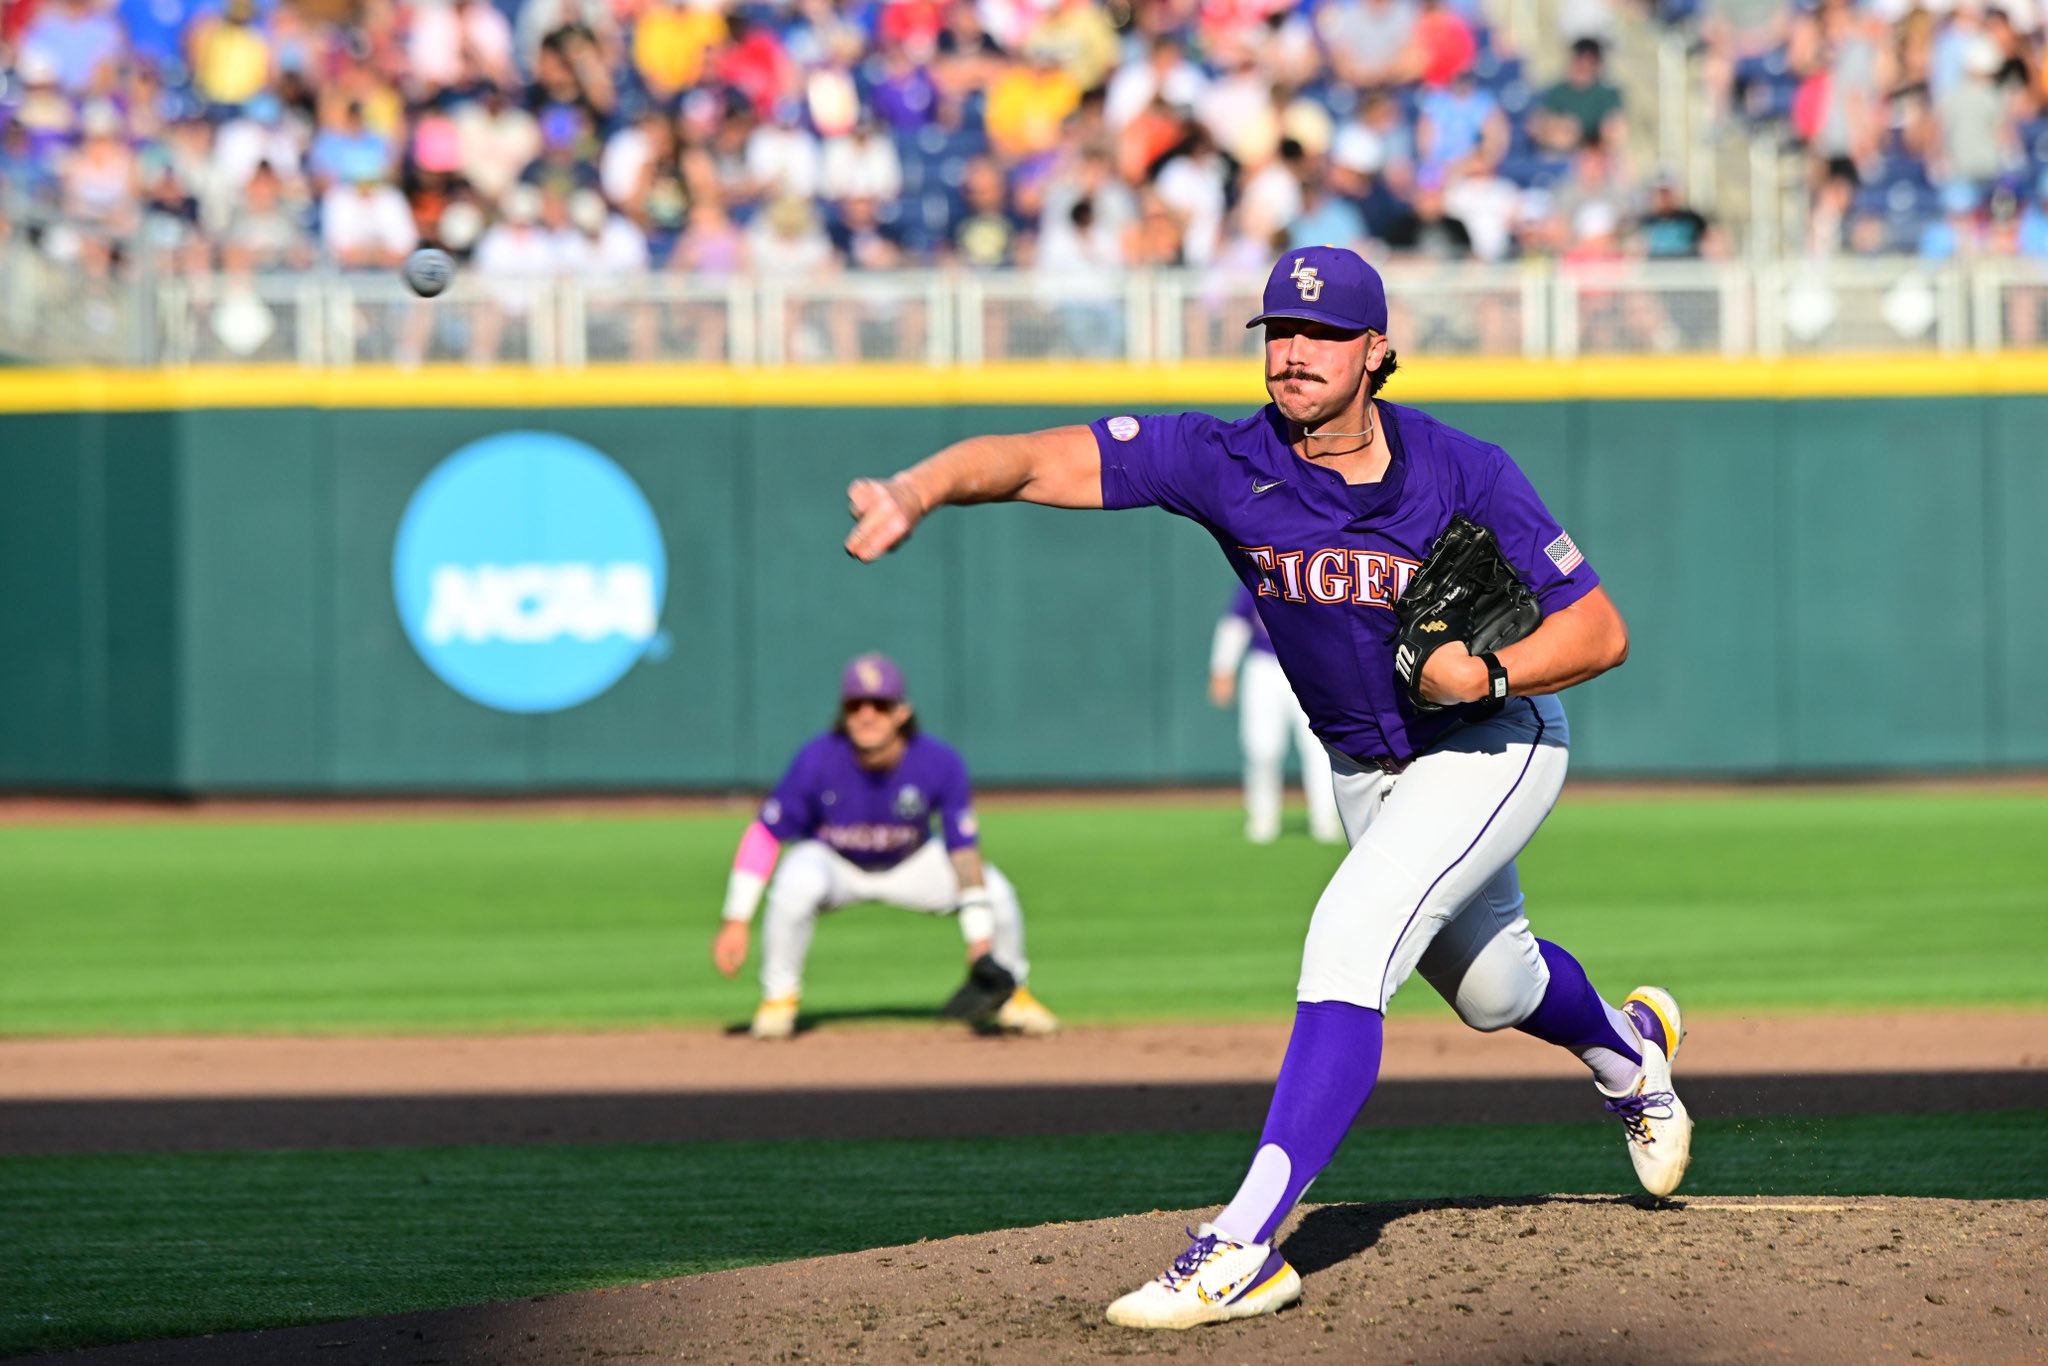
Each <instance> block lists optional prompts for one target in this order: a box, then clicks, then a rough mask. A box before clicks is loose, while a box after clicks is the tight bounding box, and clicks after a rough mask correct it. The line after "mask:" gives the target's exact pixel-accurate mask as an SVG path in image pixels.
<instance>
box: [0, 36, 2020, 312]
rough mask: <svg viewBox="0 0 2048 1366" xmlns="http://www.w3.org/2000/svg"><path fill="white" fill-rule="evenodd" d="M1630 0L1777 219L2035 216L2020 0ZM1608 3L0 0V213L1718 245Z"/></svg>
mask: <svg viewBox="0 0 2048 1366" xmlns="http://www.w3.org/2000/svg"><path fill="white" fill-rule="evenodd" d="M1662 2H1663V3H1664V4H1665V5H1666V6H1667V9H1666V12H1665V13H1663V14H1662V15H1661V17H1662V18H1664V19H1665V20H1666V21H1667V22H1673V23H1679V24H1683V25H1685V26H1686V27H1687V30H1688V31H1689V32H1695V33H1696V34H1697V35H1698V38H1699V41H1700V43H1701V44H1703V46H1704V51H1705V53H1706V59H1707V60H1706V70H1707V71H1708V73H1709V79H1710V80H1711V81H1712V83H1713V84H1712V89H1713V91H1714V93H1715V99H1716V101H1717V108H1718V109H1719V110H1720V111H1721V112H1722V114H1723V116H1724V118H1725V119H1726V120H1727V121H1728V125H1729V126H1732V125H1733V123H1734V122H1736V121H1740V120H1744V119H1751V120H1755V119H1765V120H1778V121H1782V122H1784V123H1786V124H1787V125H1789V127H1790V128H1791V129H1792V130H1793V131H1794V132H1795V133H1796V134H1797V135H1798V136H1799V137H1800V138H1801V139H1802V140H1803V141H1804V144H1805V146H1806V147H1808V148H1809V149H1810V151H1811V156H1812V159H1813V166H1814V172H1813V186H1814V190H1813V214H1812V230H1811V234H1810V237H1811V240H1810V242H1809V243H1808V246H1809V249H1811V250H1813V251H1816V252H1832V251H1847V252H1876V251H1900V250H1904V251H1919V252H1923V253H1925V254H1929V255H1944V254H1954V253H1969V252H1976V251H2009V252H2011V251H2018V252H2034V253H2043V254H2048V217H2044V213H2043V195H2042V193H2041V192H2042V191H2043V190H2048V180H2044V179H2043V178H2042V177H2041V174H2040V171H2041V162H2042V160H2043V154H2044V153H2048V132H2044V130H2043V126H2042V120H2041V108H2042V96H2043V92H2044V86H2043V79H2044V77H2043V68H2042V63H2041V61H2040V52H2041V49H2040V34H2039V29H2038V25H2037V24H2036V23H2035V22H2034V19H2035V17H2036V16H2035V15H2034V14H2033V13H2032V11H2031V8H2030V7H2031V5H2032V3H2033V0H2012V3H2011V4H2010V5H2008V6H2007V7H2005V8H1998V9H1979V8H1975V7H1974V6H1972V5H1966V4H1965V3H1962V2H1961V0H1938V2H1939V3H1940V8H1938V9H1935V10H1930V9H1926V8H1919V7H1914V8H1905V7H1904V6H1902V5H1901V4H1900V3H1899V0H1872V3H1868V4H1865V5H1863V6H1861V7H1858V6H1856V5H1854V4H1851V3H1848V2H1847V0H1827V2H1826V3H1823V4H1821V5H1819V6H1818V7H1817V8H1813V9H1810V10H1793V9H1790V8H1788V7H1785V6H1781V5H1779V4H1777V3H1775V0H1701V3H1700V4H1699V5H1698V7H1697V8H1694V7H1692V6H1691V5H1687V4H1683V3H1682V0H1681V4H1680V5H1679V7H1677V8H1671V7H1670V6H1671V3H1672V0H1662ZM1606 3H1607V0H1573V3H1569V4H1567V5H1566V6H1565V11H1566V23H1565V25H1564V26H1563V27H1562V28H1561V29H1560V30H1559V31H1558V34H1557V39H1556V41H1557V45H1558V50H1557V52H1555V53H1552V54H1541V55H1542V56H1545V57H1549V58H1551V59H1552V60H1551V61H1550V62H1549V63H1547V64H1546V63H1544V62H1542V61H1537V62H1534V63H1532V64H1533V65H1538V66H1545V65H1548V66H1561V67H1562V74H1561V75H1560V76H1558V78H1557V79H1555V80H1554V81H1550V82H1546V83H1536V82H1533V81H1532V80H1531V79H1530V78H1529V77H1528V76H1527V75H1525V60H1524V54H1519V53H1516V52H1513V51H1510V50H1509V49H1508V48H1507V46H1506V44H1505V43H1504V42H1503V41H1502V39H1501V37H1500V35H1498V34H1496V33H1495V32H1493V31H1492V30H1491V29H1490V28H1489V26H1488V25H1487V24H1486V22H1485V20H1484V18H1483V17H1482V14H1481V13H1480V10H1479V8H1478V4H1477V0H1132V2H1131V3H1127V4H1113V5H1106V4H1104V3H1100V2H1099V0H978V3H965V2H964V0H290V2H288V3H287V2H286V0H8V5H7V9H6V12H5V24H4V27H0V44H4V51H5V54H6V82H5V86H4V88H0V130H4V131H0V182H4V191H5V193H4V195H0V231H12V232H14V233H17V234H23V235H26V236H29V237H31V238H32V239H33V240H34V241H35V242H36V243H37V245H38V246H39V248H40V249H41V250H42V251H44V252H45V253H47V254H50V255H52V256H56V257H59V258H61V259H68V260H76V261H78V262H80V263H81V264H83V265H84V266H86V267H87V268H88V269H94V270H104V269H107V268H108V267H110V266H111V265H113V264H115V263H117V262H118V261H120V260H122V259H125V258H127V257H128V256H130V255H132V254H133V253H134V252H135V251H137V250H141V251H145V252H148V253H151V254H152V256H153V259H154V260H155V261H156V262H158V263H159V264H160V265H162V266H164V267H167V268H175V269H180V270H195V271H196V270H206V269H213V268H219V269H222V270H225V271H227V272H229V273H230V274H240V273H249V272H265V271H277V270H291V269H302V268H306V267H309V266H316V265H329V266H333V267H336V268H339V269H342V270H368V269H388V268H390V267H392V266H393V265H395V264H396V263H397V262H398V261H399V260H401V259H402V258H403V256H404V255H405V254H406V253H407V252H409V251H410V250H411V249H412V248H413V247H414V246H415V245H416V244H418V243H419V242H421V241H426V242H432V243H437V244H439V245H442V246H445V247H447V248H448V249H449V250H450V251H452V252H454V253H456V254H457V256H458V257H460V258H463V259H465V260H468V261H470V262H472V263H473V264H474V266H475V267H476V268H477V269H478V270H480V271H481V272H484V273H486V274H490V275H502V276H516V275H538V276H545V275H550V274H564V273H576V274H578V275H582V276H585V277H602V276H608V275H613V276H616V275H631V274H635V273H639V272H644V271H648V270H668V271H680V272H688V273H693V274H698V275H708V276H715V275H720V274H726V273H731V272H737V271H743V270H749V269H751V270H756V271H763V272H773V273H777V274H781V275H784V276H802V275H806V274H810V273H815V272H822V271H832V270H840V269H851V270H874V269H887V268H891V267H897V266H902V265H921V264H927V263H934V262H937V263H945V264H951V265H956V266H960V267H966V268H993V267H1002V266H1036V267H1038V268H1039V269H1041V270H1044V271H1049V272H1056V273H1059V274H1062V275H1067V276H1075V277H1095V278H1109V277H1111V276H1113V275H1114V274H1115V273H1116V272H1120V271H1124V270H1128V269H1132V268H1143V267H1153V266H1169V265H1186V266H1195V267H1219V268H1226V269H1227V268H1234V267H1243V268H1245V269H1247V270H1250V271H1256V270H1258V269H1260V268H1262V267H1263V265H1264V264H1265V263H1267V262H1268V261H1270V259H1271V257H1272V254H1273V252H1274V250H1275V248H1276V247H1278V246H1285V245H1286V244H1289V243H1293V242H1304V241H1317V242H1341V243H1349V244H1355V245H1361V246H1364V247H1366V248H1367V249H1368V250H1371V251H1374V252H1378V253H1382V254H1385V253H1413V254H1417V255H1421V256H1425V257H1429V258H1435V259H1458V258H1468V257H1469V258H1477V259H1481V260H1505V259H1510V258H1514V257H1519V256H1529V255H1540V256H1554V257H1560V258H1564V259H1567V260H1606V259H1620V258H1641V257H1649V258H1660V257H1693V256H1700V255H1714V254H1718V253H1721V252H1724V251H1726V250H1727V247H1728V244H1727V243H1726V241H1725V240H1724V236H1723V234H1722V233H1721V232H1720V231H1718V230H1717V229H1716V227H1715V226H1714V225H1713V224H1711V223H1710V222H1709V221H1708V220H1707V219H1706V218H1705V217H1703V216H1702V215H1701V214H1699V213H1697V212H1695V211H1694V210H1693V209H1692V208H1690V207H1688V205H1687V204H1686V203H1685V202H1684V200H1683V198H1682V197H1681V195H1680V192H1679V190H1678V187H1677V186H1676V185H1675V184H1673V183H1672V182H1671V181H1670V180H1669V179H1667V178H1664V177H1663V176H1661V175H1659V174H1657V170H1656V168H1654V167H1650V166H1646V165H1643V164H1640V161H1641V158H1640V157H1639V156H1634V157H1632V155H1631V151H1632V147H1631V142H1632V140H1631V137H1630V132H1631V130H1630V126H1629V119H1630V116H1631V111H1630V110H1629V108H1628V106H1627V104H1626V102H1625V101H1624V99H1623V96H1622V94H1621V92H1620V90H1619V89H1618V88H1617V87H1616V85H1615V84H1614V82H1613V81H1612V80H1611V79H1610V75H1609V73H1608V71H1607V70H1606V62H1607V54H1606V51H1605V49H1604V48H1603V43H1602V39H1603V37H1604V36H1605V35H1606V34H1607V33H1608V32H1609V31H1610V29H1611V26H1612V20H1613V16H1612V14H1610V13H1609V12H1608V10H1607V9H1606ZM2014 6H2018V8H2015V7H2014ZM2023 10H2024V12H2023ZM1637 141H1638V142H1640V139H1638V140H1637Z"/></svg>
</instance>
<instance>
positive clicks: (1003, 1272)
mask: <svg viewBox="0 0 2048 1366" xmlns="http://www.w3.org/2000/svg"><path fill="white" fill-rule="evenodd" d="M1206 1213H1208V1211H1193V1212H1183V1213H1175V1214H1164V1213H1155V1214H1148V1215H1138V1216H1133V1217H1130V1218H1123V1219H1107V1220H1101V1221H1097V1222H1094V1223H1086V1224H1057V1225H1052V1226H1049V1227H1045V1228H1037V1229H1012V1230H1008V1231H1005V1232H1001V1233H989V1234H978V1235H974V1236H970V1237H963V1238H948V1239H946V1240H944V1241H941V1242H933V1243H916V1244H913V1245H911V1246H908V1247H895V1248H883V1249H880V1250H877V1251H872V1252H857V1253H849V1254H846V1255H844V1256H839V1257H824V1258H819V1259H817V1260H814V1261H805V1262H788V1263H784V1264H783V1265H780V1266H769V1267H754V1268H750V1269H747V1270H742V1271H726V1272H719V1273H716V1274H714V1275H708V1276H692V1277H688V1278H685V1279H681V1280H673V1281H663V1282H658V1283H655V1284H651V1285H642V1286H635V1287H630V1288H627V1289H622V1290H610V1291H597V1292H594V1293H591V1294H584V1295H555V1296H545V1297H542V1298H539V1299H534V1300H525V1301H519V1302H516V1303H510V1304H495V1305H482V1306H477V1307H474V1308H467V1309H451V1310H440V1311H435V1312H432V1313H424V1314H408V1315H403V1316H399V1317H395V1318H387V1319H372V1320H364V1321H360V1322H356V1323H346V1324H327V1325H322V1326H319V1327H313V1328H303V1329H291V1330H287V1331H284V1332H275V1333H261V1334H245V1335H238V1336H222V1337H216V1338H203V1339H190V1340H186V1341H181V1342H170V1343H162V1342H160V1343H147V1344H137V1345H135V1346H132V1347H125V1348H113V1349H108V1350H104V1351H98V1352H87V1353H82V1354H78V1355H76V1356H71V1357H66V1358H63V1360H66V1361H69V1362H71V1363H74V1366H83V1364H84V1363H97V1364H99V1366H106V1364H107V1363H112V1362H116V1361H120V1362H141V1361H150V1362H162V1363H190V1362H199V1361H205V1362H209V1363H212V1362H226V1363H252V1362H258V1361H261V1362H318V1363H322V1364H323V1366H333V1363H339V1362H423V1361H432V1362H445V1363H485V1362H493V1363H496V1362H503V1363H549V1364H550V1366H552V1364H553V1363H563V1362H588V1361H593V1360H606V1359H613V1358H629V1359H632V1360H647V1361H721V1362H723V1361H734V1362H789V1361H872V1362H916V1361H926V1360H928V1361H932V1362H1002V1361H1014V1362H1043V1361H1055V1362H1064V1361H1082V1360H1095V1359H1098V1358H1101V1357H1108V1356H1158V1355H1170V1356H1174V1357H1176V1358H1177V1359H1179V1360H1181V1361H1187V1362H1200V1361H1252V1360H1257V1361H1288V1360H1296V1359H1300V1358H1302V1357H1307V1356H1320V1357H1321V1358H1323V1359H1325V1360H1329V1361H1333V1362H1335V1361H1374V1362H1382V1361H1385V1362H1400V1361H1419V1362H1474V1363H1479V1362H1486V1363H1492V1362H1522V1361H1528V1362H1545V1361H1549V1362H1575V1361H1600V1362H1625V1361H1657V1362H1716V1361H1725V1362H1751V1361H1757V1360H1762V1359H1767V1358H1768V1359H1783V1360H1790V1361H1801V1362H1812V1361H1841V1362H1869V1361H1880V1360H1902V1361H1904V1360H1910V1359H1914V1358H1921V1359H1931V1360H1935V1361H1958V1362H1985V1361H2036V1360H2043V1359H2048V1203H2042V1202H2026V1201H1989V1202H1970V1201H1954V1200H1895V1199H1888V1198H1880V1199H1826V1198H1813V1199H1786V1198H1776V1197H1773V1198H1756V1199H1729V1198H1704V1199H1696V1200H1681V1201H1677V1202H1672V1203H1667V1204H1663V1205H1654V1204H1653V1203H1652V1202H1649V1201H1647V1200H1624V1199H1617V1198H1603V1197H1593V1196H1556V1197H1547V1198H1546V1197H1529V1198H1517V1199H1504V1200H1458V1201H1417V1202H1404V1203H1399V1204H1385V1205H1326V1206H1322V1207H1320V1208H1316V1209H1312V1210H1310V1211H1309V1212H1308V1213H1307V1214H1306V1215H1305V1216H1303V1217H1302V1218H1301V1219H1300V1220H1299V1222H1298V1223H1297V1224H1296V1226H1295V1227H1294V1229H1293V1231H1292V1232H1291V1233H1290V1234H1289V1236H1288V1237H1287V1238H1286V1239H1285V1240H1284V1244H1285V1249H1286V1252H1287V1255H1288V1257H1289V1258H1290V1259H1291V1260H1292V1261H1293V1262H1294V1264H1295V1265H1296V1266H1297V1267H1298V1268H1299V1269H1300V1270H1301V1272H1302V1274H1303V1276H1304V1278H1305V1282H1306V1292H1305V1294H1304V1297H1303V1301H1302V1303H1301V1304H1299V1305H1297V1306H1295V1307H1294V1308H1292V1309H1289V1310H1287V1311H1285V1312H1284V1313H1282V1314H1280V1315H1279V1316H1278V1317H1277V1318H1270V1319H1255V1320H1251V1321H1249V1322H1245V1323H1235V1324H1226V1325H1223V1326H1220V1327H1213V1328H1204V1329H1198V1330H1196V1331H1194V1332H1190V1333H1185V1334H1146V1333H1137V1332H1132V1331H1129V1330H1126V1329H1119V1328H1112V1327H1110V1326H1109V1325H1107V1324H1106V1323H1104V1322H1103V1321H1102V1310H1103V1306H1104V1305H1105V1304H1106V1303H1107V1302H1108V1300H1109V1299H1111V1298H1112V1297H1113V1296H1115V1295H1116V1294H1119V1293H1121V1292H1122V1291H1124V1290H1127V1289H1130V1288H1131V1287H1133V1286H1135V1285H1136V1284H1137V1283H1138V1282H1140V1281H1142V1280H1144V1279H1145V1278H1146V1277H1148V1276H1151V1275H1154V1274H1156V1273H1157V1272H1158V1271H1159V1270H1160V1269H1162V1268H1163V1267H1164V1266H1165V1264H1166V1263H1167V1262H1168V1261H1169V1260H1171V1258H1172V1257H1173V1255H1174V1254H1175V1253H1176V1252H1178V1251H1179V1250H1180V1248H1181V1246H1182V1245H1183V1243H1184V1241H1185V1239H1184V1236H1183V1234H1182V1232H1181V1229H1182V1227H1183V1226H1184V1225H1187V1224H1192V1223H1194V1222H1196V1221H1197V1220H1198V1219H1199V1218H1201V1217H1202V1216H1203V1215H1204V1214H1206ZM597 1236H602V1235H601V1233H599V1234H598V1235H597Z"/></svg>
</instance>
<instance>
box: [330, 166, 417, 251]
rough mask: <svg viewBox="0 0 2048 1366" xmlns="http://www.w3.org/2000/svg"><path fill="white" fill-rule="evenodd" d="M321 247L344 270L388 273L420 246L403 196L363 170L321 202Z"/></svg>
mask: <svg viewBox="0 0 2048 1366" xmlns="http://www.w3.org/2000/svg"><path fill="white" fill-rule="evenodd" d="M320 239H321V245H322V246H324V247H325V248H326V250H327V255H328V258H329V259H330V260H332V261H333V262H334V264H335V265H337V266H339V267H341V268H342V269H343V270H392V269H395V268H396V267H397V265H398V263H399V262H401V261H403V260H404V259H405V257H406V254H407V253H409V252H410V251H411V250H412V249H413V248H414V247H416V246H418V245H419V229H418V228H417V227H416V226H415V225H414V223H413V218H412V209H411V208H410V207H409V206H408V205H407V204H406V202H405V196H404V195H402V194H400V193H399V192H398V188H397V187H396V186H394V185H392V184H391V183H389V182H388V181H385V180H381V179H379V178H378V177H377V175H376V173H375V172H374V171H373V170H372V169H371V168H369V167H367V166H362V167H357V168H355V175H354V177H353V178H352V179H350V180H349V181H347V182H345V183H342V184H338V185H335V186H334V187H333V188H332V189H330V190H328V191H327V193H326V194H325V195H323V196H321V199H320Z"/></svg>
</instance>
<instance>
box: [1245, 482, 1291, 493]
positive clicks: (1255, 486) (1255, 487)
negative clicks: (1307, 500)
mask: <svg viewBox="0 0 2048 1366" xmlns="http://www.w3.org/2000/svg"><path fill="white" fill-rule="evenodd" d="M1286 482H1287V481H1286V480H1285V479H1275V480H1273V481H1272V482H1271V483H1266V484H1261V483H1260V482H1259V481H1258V480H1256V479H1254V480H1252V492H1253V493H1255V494H1258V493H1264V492H1266V491H1267V490H1268V489H1277V488H1279V487H1280V486H1281V485H1282V484H1284V483H1286Z"/></svg>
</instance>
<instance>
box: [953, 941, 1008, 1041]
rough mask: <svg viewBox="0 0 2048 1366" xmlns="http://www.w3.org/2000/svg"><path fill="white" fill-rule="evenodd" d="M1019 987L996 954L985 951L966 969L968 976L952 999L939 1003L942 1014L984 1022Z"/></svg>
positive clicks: (999, 1008) (971, 1022) (975, 1022)
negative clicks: (942, 1003)
mask: <svg viewBox="0 0 2048 1366" xmlns="http://www.w3.org/2000/svg"><path fill="white" fill-rule="evenodd" d="M1016 990H1017V979H1016V978H1014V977H1012V976H1011V975H1010V970H1009V969H1008V968H1006V967H1004V966H1003V965H1002V964H1001V963H998V962H997V961H996V960H995V956H994V955H993V954H987V953H984V954H983V955H982V956H981V957H979V958H977V959H975V960H974V963H973V965H972V966H971V967H969V968H968V969H967V980H966V981H965V982H963V983H961V984H960V990H958V991H956V992H954V993H953V999H951V1000H950V1001H947V1002H946V1004H945V1005H943V1006H941V1007H939V1014H941V1015H943V1016H945V1017H946V1018H947V1019H949V1020H965V1021H967V1022H968V1023H969V1024H983V1023H985V1022H987V1021H988V1020H989V1019H991V1018H992V1017H993V1016H994V1015H995V1013H996V1012H997V1011H998V1010H1001V1009H1002V1008H1003V1002H1005V1001H1007V1000H1009V999H1010V995H1011V993H1012V992H1014V991H1016Z"/></svg>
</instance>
